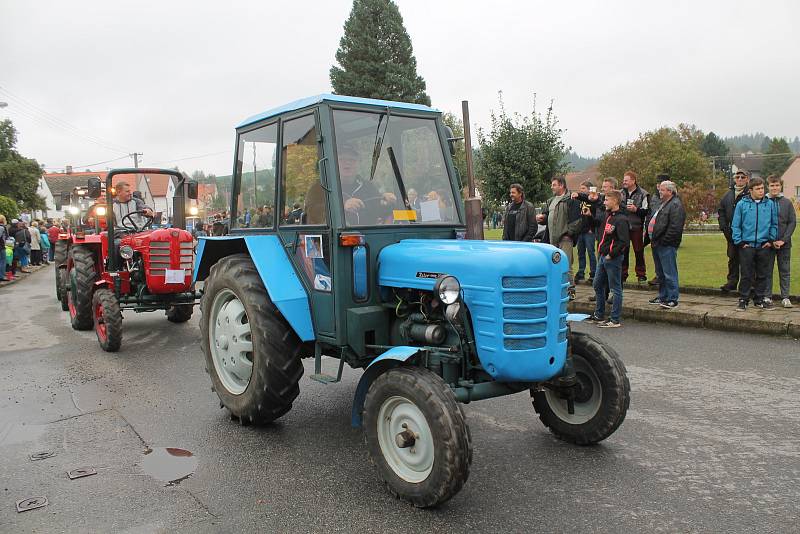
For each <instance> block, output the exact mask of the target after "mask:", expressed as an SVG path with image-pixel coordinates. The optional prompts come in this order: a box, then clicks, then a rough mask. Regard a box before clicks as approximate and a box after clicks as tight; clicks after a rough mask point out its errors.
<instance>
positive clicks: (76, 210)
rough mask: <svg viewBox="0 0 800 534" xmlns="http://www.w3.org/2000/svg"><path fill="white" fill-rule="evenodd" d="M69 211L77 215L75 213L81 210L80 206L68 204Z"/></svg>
mask: <svg viewBox="0 0 800 534" xmlns="http://www.w3.org/2000/svg"><path fill="white" fill-rule="evenodd" d="M69 212H70V214H72V215H77V214H79V213H80V212H81V210H80V208H79V207H78V206H70V207H69Z"/></svg>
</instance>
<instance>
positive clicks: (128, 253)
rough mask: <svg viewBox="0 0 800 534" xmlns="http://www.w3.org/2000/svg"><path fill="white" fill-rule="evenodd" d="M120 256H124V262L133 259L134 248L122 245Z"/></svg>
mask: <svg viewBox="0 0 800 534" xmlns="http://www.w3.org/2000/svg"><path fill="white" fill-rule="evenodd" d="M119 255H120V256H122V259H124V260H129V259H131V258H133V247H131V246H130V245H122V246H121V247H119Z"/></svg>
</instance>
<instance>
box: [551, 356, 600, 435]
mask: <svg viewBox="0 0 800 534" xmlns="http://www.w3.org/2000/svg"><path fill="white" fill-rule="evenodd" d="M572 357H573V365H574V366H575V374H576V375H578V380H579V381H582V382H584V383H586V384H590V385H591V388H592V392H591V396H589V398H588V399H586V400H585V401H584V402H579V401H578V400H576V401H575V402H574V408H575V410H574V411H575V413H573V414H571V413H569V408H568V407H567V401H566V399H562V398H561V397H559V396H558V394H557V393H555V392H553V391H551V390H549V389H547V388H545V390H544V394H545V397H546V398H547V404H548V405H549V406H550V409H551V410H552V411H553V413H554V414H555V415H556V416H557V417H558V418H559V419H561V420H562V421H565V422H567V423H569V424H571V425H582V424H584V423H586V422H588V421H590V420H591V419H592V418H593V417H594V416H595V415H597V412H599V411H600V406H601V405H602V404H603V390H602V388H601V386H600V378H599V377H598V376H597V373H595V371H594V369H592V366H591V365H589V362H587V361H586V360H585V359H584V358H583V357H582V356H578V355H577V354H574V353H573V355H572Z"/></svg>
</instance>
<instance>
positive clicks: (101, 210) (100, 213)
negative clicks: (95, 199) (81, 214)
mask: <svg viewBox="0 0 800 534" xmlns="http://www.w3.org/2000/svg"><path fill="white" fill-rule="evenodd" d="M95 212H96V213H97V216H98V217H105V216H106V207H105V206H97V210H95Z"/></svg>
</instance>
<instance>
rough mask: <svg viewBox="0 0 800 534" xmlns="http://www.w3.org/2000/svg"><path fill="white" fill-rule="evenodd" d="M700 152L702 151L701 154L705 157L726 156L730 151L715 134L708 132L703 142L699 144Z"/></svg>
mask: <svg viewBox="0 0 800 534" xmlns="http://www.w3.org/2000/svg"><path fill="white" fill-rule="evenodd" d="M700 150H702V151H703V154H705V155H706V156H727V155H728V152H729V150H730V149H729V148H728V145H726V144H725V142H724V141H723V140H722V139H720V138H719V136H717V134H715V133H714V132H708V134H706V136H705V138H704V139H703V142H702V143H700Z"/></svg>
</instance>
